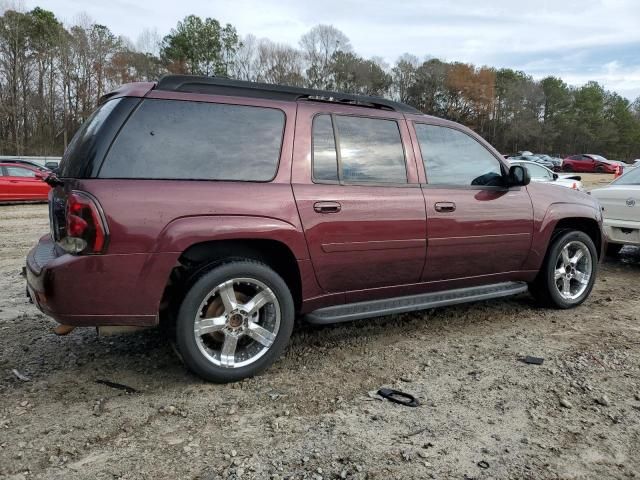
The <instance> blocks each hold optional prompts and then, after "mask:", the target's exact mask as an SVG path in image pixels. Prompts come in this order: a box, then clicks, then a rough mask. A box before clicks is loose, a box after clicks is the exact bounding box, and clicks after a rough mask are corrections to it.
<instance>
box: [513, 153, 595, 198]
mask: <svg viewBox="0 0 640 480" xmlns="http://www.w3.org/2000/svg"><path fill="white" fill-rule="evenodd" d="M509 163H510V164H511V165H522V166H523V167H524V168H526V169H527V171H528V172H529V176H530V177H531V181H532V182H545V183H553V184H554V185H559V186H561V187H566V188H571V189H573V190H579V191H581V192H584V185H582V182H581V180H582V178H581V177H580V175H575V174H558V173H555V172H553V171H552V170H549V169H548V168H547V167H543V166H542V165H540V164H539V163H536V162H528V161H526V160H511V161H509Z"/></svg>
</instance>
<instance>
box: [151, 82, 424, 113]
mask: <svg viewBox="0 0 640 480" xmlns="http://www.w3.org/2000/svg"><path fill="white" fill-rule="evenodd" d="M155 88H156V89H157V90H169V91H174V92H189V93H207V94H210V95H231V96H238V97H251V98H268V99H272V100H289V101H298V100H311V101H320V102H336V103H342V104H346V105H355V106H361V107H369V108H379V109H383V110H391V111H394V112H404V113H418V114H419V113H422V112H420V111H419V110H416V109H415V108H413V107H411V106H410V105H406V104H404V103H400V102H394V101H392V100H387V99H385V98H381V97H371V96H367V95H353V94H349V93H340V92H330V91H326V90H315V89H312V88H302V87H289V86H285V85H273V84H269V83H258V82H247V81H244V80H231V79H229V78H224V77H202V76H194V75H165V76H164V77H162V78H161V79H160V80H159V81H158V83H157V85H156V87H155Z"/></svg>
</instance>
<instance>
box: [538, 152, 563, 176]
mask: <svg viewBox="0 0 640 480" xmlns="http://www.w3.org/2000/svg"><path fill="white" fill-rule="evenodd" d="M536 156H537V157H538V158H539V159H541V160H543V161H545V162H550V163H552V164H553V167H547V168H551V170H553V171H554V172H559V171H560V170H562V159H561V158H558V157H552V156H551V155H546V154H544V153H537V154H536ZM545 166H546V165H545Z"/></svg>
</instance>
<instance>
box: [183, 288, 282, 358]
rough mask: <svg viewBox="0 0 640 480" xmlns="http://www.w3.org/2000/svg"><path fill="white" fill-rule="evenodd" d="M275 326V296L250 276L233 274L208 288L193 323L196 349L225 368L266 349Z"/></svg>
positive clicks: (277, 319) (277, 307)
mask: <svg viewBox="0 0 640 480" xmlns="http://www.w3.org/2000/svg"><path fill="white" fill-rule="evenodd" d="M279 329H280V304H279V303H278V299H277V298H276V296H275V294H274V293H273V291H272V290H271V289H270V288H269V287H267V286H266V285H265V284H264V283H262V282H260V281H259V280H256V279H253V278H234V279H231V280H228V281H226V282H224V283H221V284H220V285H218V286H217V287H215V288H214V289H213V290H211V292H209V293H208V294H207V295H206V297H205V299H204V300H203V301H202V303H201V304H200V307H199V308H198V313H197V314H196V318H195V321H194V325H193V333H194V336H195V339H196V344H197V345H198V348H199V349H200V352H201V353H202V354H203V355H204V356H205V357H206V358H207V360H209V361H210V362H211V363H213V364H215V365H217V366H219V367H226V368H239V367H244V366H246V365H250V364H252V363H253V362H255V361H257V360H258V359H259V358H260V357H262V356H263V355H264V354H265V353H267V351H268V350H269V348H270V347H271V345H272V344H273V342H274V341H275V339H276V336H277V335H278V330H279Z"/></svg>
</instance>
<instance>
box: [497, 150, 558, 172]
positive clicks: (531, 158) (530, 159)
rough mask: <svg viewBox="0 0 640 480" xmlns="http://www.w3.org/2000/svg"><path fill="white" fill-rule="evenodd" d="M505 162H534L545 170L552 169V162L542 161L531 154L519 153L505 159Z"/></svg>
mask: <svg viewBox="0 0 640 480" xmlns="http://www.w3.org/2000/svg"><path fill="white" fill-rule="evenodd" d="M507 160H509V161H515V160H521V161H527V162H535V163H537V164H539V165H542V166H543V167H546V168H551V169H552V168H553V162H550V161H547V160H544V159H542V158H540V157H539V156H538V155H534V154H533V153H531V152H526V151H525V152H520V153H519V154H518V155H514V156H512V157H509V158H507Z"/></svg>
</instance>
